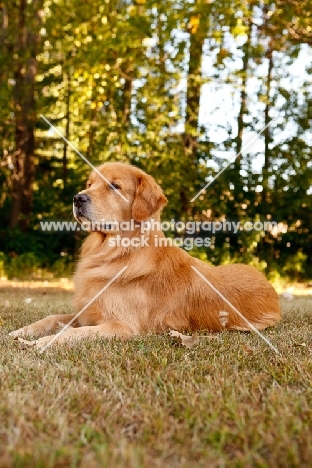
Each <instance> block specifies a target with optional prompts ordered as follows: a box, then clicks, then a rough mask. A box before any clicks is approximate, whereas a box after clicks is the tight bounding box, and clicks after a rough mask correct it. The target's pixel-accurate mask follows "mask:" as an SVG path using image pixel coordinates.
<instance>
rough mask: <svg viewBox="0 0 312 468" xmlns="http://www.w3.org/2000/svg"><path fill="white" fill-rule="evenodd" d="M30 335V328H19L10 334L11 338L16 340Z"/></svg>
mask: <svg viewBox="0 0 312 468" xmlns="http://www.w3.org/2000/svg"><path fill="white" fill-rule="evenodd" d="M27 335H29V331H28V327H23V328H19V329H18V330H13V331H11V333H9V336H12V337H13V338H14V340H17V338H18V337H22V336H27Z"/></svg>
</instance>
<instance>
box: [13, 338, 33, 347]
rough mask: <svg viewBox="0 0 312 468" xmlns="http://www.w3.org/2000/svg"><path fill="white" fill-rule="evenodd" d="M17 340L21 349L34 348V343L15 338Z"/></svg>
mask: <svg viewBox="0 0 312 468" xmlns="http://www.w3.org/2000/svg"><path fill="white" fill-rule="evenodd" d="M15 339H17V340H18V345H19V347H20V348H21V349H29V348H33V347H35V346H36V341H28V340H24V339H23V338H20V337H19V338H15Z"/></svg>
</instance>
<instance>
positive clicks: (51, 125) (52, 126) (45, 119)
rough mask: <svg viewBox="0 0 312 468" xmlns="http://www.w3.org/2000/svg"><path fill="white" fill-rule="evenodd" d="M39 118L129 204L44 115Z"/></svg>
mask: <svg viewBox="0 0 312 468" xmlns="http://www.w3.org/2000/svg"><path fill="white" fill-rule="evenodd" d="M40 117H41V118H42V119H43V120H44V121H45V122H46V123H47V124H48V125H50V127H51V128H53V130H54V131H55V132H56V133H57V134H58V135H59V136H60V137H61V138H62V139H63V140H64V141H65V142H66V143H67V144H68V145H69V146H70V147H71V148H72V149H73V150H74V151H75V152H76V153H77V154H78V155H79V156H80V157H81V159H83V160H84V161H85V162H86V163H87V164H89V166H90V167H91V168H92V169H93V170H94V171H95V172H96V173H97V174H98V175H99V176H100V177H102V179H103V180H105V182H107V183H108V185H109V186H110V187H111V188H113V189H114V191H115V192H116V193H118V195H119V196H120V197H121V198H122V199H123V200H124V201H126V202H128V203H129V200H128V199H127V198H126V197H124V196H123V194H122V193H120V191H119V190H117V189H116V188H115V187H114V186H113V185H112V184H111V183H110V181H109V180H108V179H106V177H105V176H104V175H103V174H101V172H100V171H99V170H98V169H97V168H96V167H95V166H93V164H92V163H90V161H89V160H88V159H87V158H86V157H85V156H84V155H83V154H82V153H80V151H79V150H78V149H77V148H76V147H75V146H74V145H73V144H72V143H71V142H70V141H69V140H67V138H66V137H64V135H62V133H61V132H60V131H59V130H58V129H57V128H56V127H55V126H54V125H53V124H51V122H50V121H49V120H48V119H47V118H46V117H45V116H44V115H42V114H40Z"/></svg>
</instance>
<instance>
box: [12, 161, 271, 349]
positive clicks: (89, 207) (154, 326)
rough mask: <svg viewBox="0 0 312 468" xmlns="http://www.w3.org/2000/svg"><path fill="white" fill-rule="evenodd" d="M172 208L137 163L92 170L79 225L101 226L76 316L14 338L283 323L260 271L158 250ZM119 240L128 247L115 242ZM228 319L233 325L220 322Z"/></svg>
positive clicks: (79, 282) (79, 289) (89, 252)
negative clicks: (164, 212) (163, 219)
mask: <svg viewBox="0 0 312 468" xmlns="http://www.w3.org/2000/svg"><path fill="white" fill-rule="evenodd" d="M101 174H102V175H103V176H104V177H102V176H101ZM166 203H167V199H166V197H165V196H164V194H163V192H162V190H161V188H160V187H159V185H157V184H156V182H155V180H154V179H153V178H152V177H151V176H149V175H147V174H145V173H144V172H143V171H141V170H140V169H138V168H136V167H134V166H130V165H128V164H123V163H106V164H103V165H102V166H100V167H99V168H98V169H97V170H96V171H93V172H92V174H91V176H90V178H89V180H88V182H87V188H86V190H82V191H81V192H79V193H78V194H77V195H75V197H74V215H75V217H76V219H77V220H78V221H79V222H80V223H84V224H83V225H86V223H89V224H90V223H92V222H93V223H95V222H98V223H99V222H101V227H100V228H97V229H99V230H97V231H94V230H93V231H91V232H90V234H89V236H88V237H87V239H86V241H85V242H84V244H83V246H82V250H81V258H80V261H79V263H78V266H77V271H76V274H75V277H74V284H75V293H74V304H75V310H76V313H73V314H69V315H61V314H57V315H50V316H48V317H46V318H44V319H42V320H39V321H38V322H35V323H33V324H31V325H28V326H25V327H23V328H20V329H18V330H15V331H13V332H12V333H10V335H11V336H13V337H26V336H42V335H44V336H43V337H42V338H40V339H38V340H36V341H32V342H27V343H31V344H33V345H34V346H36V347H38V348H39V349H42V348H44V347H45V346H46V345H47V344H48V343H50V341H51V340H52V339H53V337H52V336H51V334H53V333H57V332H59V330H60V327H62V324H64V325H65V324H69V323H70V322H71V324H70V327H69V328H67V329H66V330H65V331H64V332H63V333H61V334H60V335H59V336H57V337H55V338H54V341H53V344H54V343H63V342H67V341H68V340H72V339H75V340H78V339H81V338H86V337H90V338H92V337H96V336H100V337H105V338H111V337H117V338H130V337H134V336H137V335H143V334H146V333H148V332H165V331H168V330H169V329H174V330H177V331H186V330H202V329H207V330H210V331H220V330H222V329H224V328H227V329H231V330H250V329H252V327H255V328H257V329H259V330H261V329H264V328H266V327H269V326H272V325H274V324H276V322H277V321H278V320H279V319H280V309H279V304H278V296H277V294H276V292H275V291H274V289H273V287H272V286H271V285H270V284H269V282H268V281H267V280H266V278H265V277H264V276H263V275H262V274H261V273H260V272H258V271H257V270H256V269H255V268H254V267H251V266H247V265H242V264H233V265H223V266H218V267H214V266H210V265H208V264H206V263H204V262H202V261H200V260H198V259H196V258H193V257H191V256H190V255H188V254H187V253H186V252H185V251H183V250H182V249H180V248H179V247H175V246H159V244H160V242H159V240H160V239H164V238H165V236H164V234H163V232H162V231H161V229H160V227H159V226H160V212H161V209H162V208H163V207H164V206H165V205H166ZM103 220H104V221H105V222H103ZM131 220H132V227H133V229H131V230H122V229H121V227H120V226H121V225H122V223H123V222H128V225H129V224H130V222H131ZM147 221H154V225H156V227H155V226H153V229H152V228H150V229H148V228H147V229H145V232H144V234H143V236H144V239H143V241H142V242H141V243H140V244H139V245H138V242H131V240H133V239H138V238H139V239H141V236H142V224H143V223H145V225H148V223H147ZM157 225H158V226H157ZM116 226H117V227H116ZM117 236H119V240H120V239H125V238H127V242H122V241H121V242H119V243H118V242H116V238H117ZM156 241H157V242H156ZM129 243H130V245H129V246H128V244H129ZM131 243H133V244H135V245H131ZM123 244H127V246H126V247H125V246H123ZM122 270H123V271H122ZM121 271H122V272H121ZM120 272H121V273H120ZM200 275H202V276H203V277H204V278H203V277H201V276H200ZM204 279H206V280H207V282H206V281H204ZM112 280H113V281H112ZM210 284H211V285H212V286H210ZM106 285H107V288H106V289H105V290H103V292H102V293H100V291H101V290H102V289H103V288H105V286H106ZM99 293H100V294H99ZM229 303H230V304H229ZM235 309H236V310H238V311H239V313H237V312H236V310H235ZM79 312H80V314H79V315H78V316H77V317H76V314H78V313H79ZM220 312H221V315H220ZM224 315H226V318H227V321H226V323H224V322H222V320H221V319H220V317H221V316H224ZM242 315H243V317H242ZM75 317H76V318H75ZM244 318H245V320H244ZM60 324H61V325H60ZM46 335H50V336H46Z"/></svg>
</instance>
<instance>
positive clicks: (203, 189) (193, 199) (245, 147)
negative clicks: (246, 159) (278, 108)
mask: <svg viewBox="0 0 312 468" xmlns="http://www.w3.org/2000/svg"><path fill="white" fill-rule="evenodd" d="M277 117H278V115H277V116H275V117H273V119H271V120H270V122H269V123H267V124H266V125H265V127H263V128H262V130H260V132H259V133H257V135H256V136H254V137H253V138H252V139H251V140H250V141H249V142H248V143H247V144H246V145H245V146H244V147H243V148H242V149H241V150H240V152H239V153H237V154H236V155H235V156H234V158H233V159H231V160H230V162H229V163H228V164H227V165H226V166H225V167H223V168H222V169H221V171H220V172H218V174H217V175H216V176H215V177H214V178H213V179H212V180H211V181H210V182H208V184H207V185H205V187H203V188H202V189H200V191H199V192H198V194H197V195H195V197H194V198H192V200H191V202H193V201H195V200H196V198H198V197H199V195H200V194H201V193H203V192H204V191H205V190H206V189H207V188H208V187H209V185H211V184H212V182H214V181H215V180H216V179H217V178H218V177H219V175H220V174H222V172H224V171H225V169H227V168H228V167H229V166H230V165H231V164H232V163H233V162H234V161H235V159H236V158H238V156H240V155H241V154H242V153H243V152H244V151H245V150H246V149H247V148H248V147H249V146H250V145H251V144H252V143H253V142H254V141H256V140H257V138H258V137H259V136H260V135H261V134H262V133H263V132H264V130H266V129H267V128H268V126H269V125H271V123H272V122H274V120H276V119H277Z"/></svg>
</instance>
